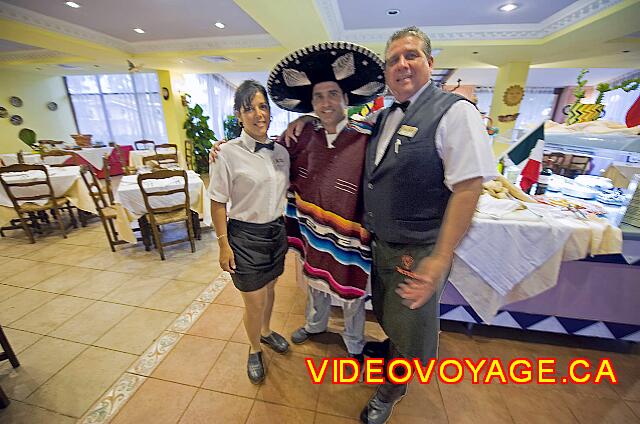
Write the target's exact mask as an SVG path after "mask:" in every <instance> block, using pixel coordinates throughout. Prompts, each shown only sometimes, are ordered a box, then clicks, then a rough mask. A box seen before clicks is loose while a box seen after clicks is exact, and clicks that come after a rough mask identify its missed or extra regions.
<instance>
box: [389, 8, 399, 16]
mask: <svg viewBox="0 0 640 424" xmlns="http://www.w3.org/2000/svg"><path fill="white" fill-rule="evenodd" d="M398 13H400V10H399V9H389V10H387V15H389V16H394V15H397V14H398Z"/></svg>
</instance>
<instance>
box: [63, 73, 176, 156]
mask: <svg viewBox="0 0 640 424" xmlns="http://www.w3.org/2000/svg"><path fill="white" fill-rule="evenodd" d="M65 80H66V83H67V89H68V92H69V97H70V99H71V103H72V104H73V108H74V111H75V115H76V123H77V125H78V129H79V131H80V133H82V134H92V135H93V140H94V141H102V142H104V143H107V142H110V141H115V142H116V143H118V144H133V142H134V141H136V140H141V139H147V140H153V141H155V142H156V143H167V142H168V139H167V130H166V126H165V120H164V113H163V111H162V103H161V100H160V94H159V92H158V88H159V84H158V76H157V75H156V74H150V73H143V74H109V75H71V76H67V77H65Z"/></svg>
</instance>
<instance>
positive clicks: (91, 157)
mask: <svg viewBox="0 0 640 424" xmlns="http://www.w3.org/2000/svg"><path fill="white" fill-rule="evenodd" d="M112 151H113V147H88V148H85V149H81V150H74V151H73V152H74V153H76V154H77V155H78V156H80V157H81V158H83V159H84V160H86V161H87V162H89V163H90V164H91V166H93V167H94V168H96V169H99V170H102V168H103V163H102V157H103V156H104V155H107V156H109V155H111V152H112Z"/></svg>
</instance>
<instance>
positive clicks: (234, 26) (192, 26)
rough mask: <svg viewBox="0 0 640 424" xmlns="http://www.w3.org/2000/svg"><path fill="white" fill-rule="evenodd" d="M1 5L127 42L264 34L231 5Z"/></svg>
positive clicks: (178, 1)
mask: <svg viewBox="0 0 640 424" xmlns="http://www.w3.org/2000/svg"><path fill="white" fill-rule="evenodd" d="M3 1H4V2H5V3H9V4H12V5H14V6H19V7H21V8H24V9H28V10H31V11H33V12H37V13H41V14H43V15H46V16H50V17H53V18H56V19H60V20H63V21H65V22H69V23H72V24H75V25H80V26H83V27H86V28H90V29H92V30H94V31H98V32H101V33H104V34H107V35H109V36H111V37H115V38H118V39H120V40H124V41H128V42H138V41H158V40H174V39H184V38H199V37H228V36H237V35H256V34H264V33H265V32H264V29H262V27H261V26H260V25H258V24H257V23H256V22H255V21H254V20H253V19H251V17H250V16H249V15H247V14H246V13H244V12H243V11H242V9H240V7H238V5H237V4H236V3H235V2H234V1H233V0H76V3H78V4H80V5H81V7H80V8H77V9H74V8H71V7H69V6H66V5H65V2H64V0H3ZM216 22H222V23H227V26H226V27H225V28H224V29H218V28H216V27H215V26H214V24H215V23H216ZM134 28H142V29H143V30H144V31H145V33H144V34H138V33H136V32H134V31H133V29H134Z"/></svg>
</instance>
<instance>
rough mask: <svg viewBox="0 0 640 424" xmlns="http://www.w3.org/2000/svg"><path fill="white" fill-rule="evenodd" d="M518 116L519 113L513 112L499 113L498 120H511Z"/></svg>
mask: <svg viewBox="0 0 640 424" xmlns="http://www.w3.org/2000/svg"><path fill="white" fill-rule="evenodd" d="M518 116H520V114H519V113H514V114H513V115H500V116H498V121H500V122H512V121H515V120H516V119H518Z"/></svg>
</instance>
